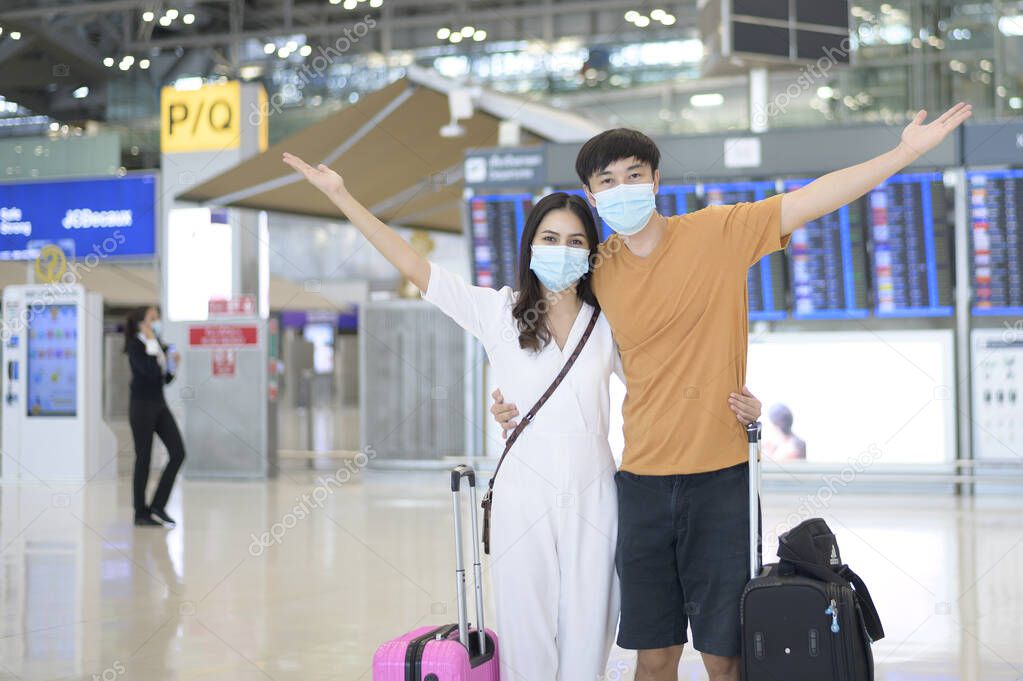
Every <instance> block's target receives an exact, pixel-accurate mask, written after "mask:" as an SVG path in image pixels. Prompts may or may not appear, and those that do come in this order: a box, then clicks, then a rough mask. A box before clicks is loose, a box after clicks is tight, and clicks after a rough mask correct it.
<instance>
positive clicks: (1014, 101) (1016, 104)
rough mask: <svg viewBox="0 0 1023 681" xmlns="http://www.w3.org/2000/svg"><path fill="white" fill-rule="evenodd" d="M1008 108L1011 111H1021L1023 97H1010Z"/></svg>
mask: <svg viewBox="0 0 1023 681" xmlns="http://www.w3.org/2000/svg"><path fill="white" fill-rule="evenodd" d="M1009 106H1010V107H1011V108H1013V109H1023V97H1012V98H1010V99H1009Z"/></svg>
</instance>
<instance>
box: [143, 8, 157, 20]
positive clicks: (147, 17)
mask: <svg viewBox="0 0 1023 681" xmlns="http://www.w3.org/2000/svg"><path fill="white" fill-rule="evenodd" d="M155 16H156V15H155V14H153V13H152V12H150V11H149V10H148V9H147V10H146V11H145V12H143V13H142V21H152V20H153V18H154V17H155Z"/></svg>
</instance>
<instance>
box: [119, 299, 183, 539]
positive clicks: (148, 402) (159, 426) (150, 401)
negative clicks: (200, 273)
mask: <svg viewBox="0 0 1023 681" xmlns="http://www.w3.org/2000/svg"><path fill="white" fill-rule="evenodd" d="M124 351H125V353H127V355H128V363H129V364H130V365H131V399H130V401H129V403H128V421H129V423H130V424H131V434H132V438H133V439H134V440H135V477H134V482H133V487H132V491H133V495H134V504H135V524H136V525H139V526H147V525H163V526H165V527H174V525H175V522H174V519H173V518H171V517H170V516H169V515H167V510H166V506H167V500H168V499H169V498H170V493H171V488H173V487H174V478H176V477H177V475H178V469H180V468H181V464H182V463H183V462H184V460H185V445H184V444H183V443H182V441H181V433H180V432H178V424H177V423H176V422H175V421H174V415H173V414H172V413H171V410H170V409H169V408H168V407H167V402H166V401H165V400H164V398H163V386H164V385H166V384H167V383H170V382H171V381H173V380H174V373H173V371H172V368H173V366H177V364H178V363H179V362H180V361H181V356H180V355H179V354H178V353H177V352H174V353H171V358H170V359H171V362H172V363H173V366H172V364H171V363H169V362H168V358H167V346H166V345H164V344H163V343H162V342H161V341H160V311H159V310H158V309H157V308H156V307H153V306H150V307H142V308H139V309H137V310H133V311H132V312H129V313H128V316H127V318H126V319H125V324H124ZM154 433H155V434H157V435H159V436H160V440H162V441H163V444H164V446H165V447H166V448H167V454H168V455H169V457H170V459H169V461H167V467H166V468H164V469H163V474H162V475H161V476H160V484H159V485H158V486H157V488H156V494H154V495H153V501H152V503H150V504H147V503H146V484H147V483H148V482H149V458H150V454H151V453H152V450H153V434H154Z"/></svg>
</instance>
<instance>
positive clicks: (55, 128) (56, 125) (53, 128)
mask: <svg viewBox="0 0 1023 681" xmlns="http://www.w3.org/2000/svg"><path fill="white" fill-rule="evenodd" d="M58 130H60V123H57V122H53V123H50V132H57V131H58Z"/></svg>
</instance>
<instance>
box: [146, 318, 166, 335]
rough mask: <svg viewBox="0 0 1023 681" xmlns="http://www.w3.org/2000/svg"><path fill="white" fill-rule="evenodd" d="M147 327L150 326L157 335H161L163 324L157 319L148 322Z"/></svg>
mask: <svg viewBox="0 0 1023 681" xmlns="http://www.w3.org/2000/svg"><path fill="white" fill-rule="evenodd" d="M149 328H151V329H152V330H153V333H155V334H156V335H157V336H162V335H163V324H161V323H160V320H159V319H157V320H156V321H153V322H149Z"/></svg>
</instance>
